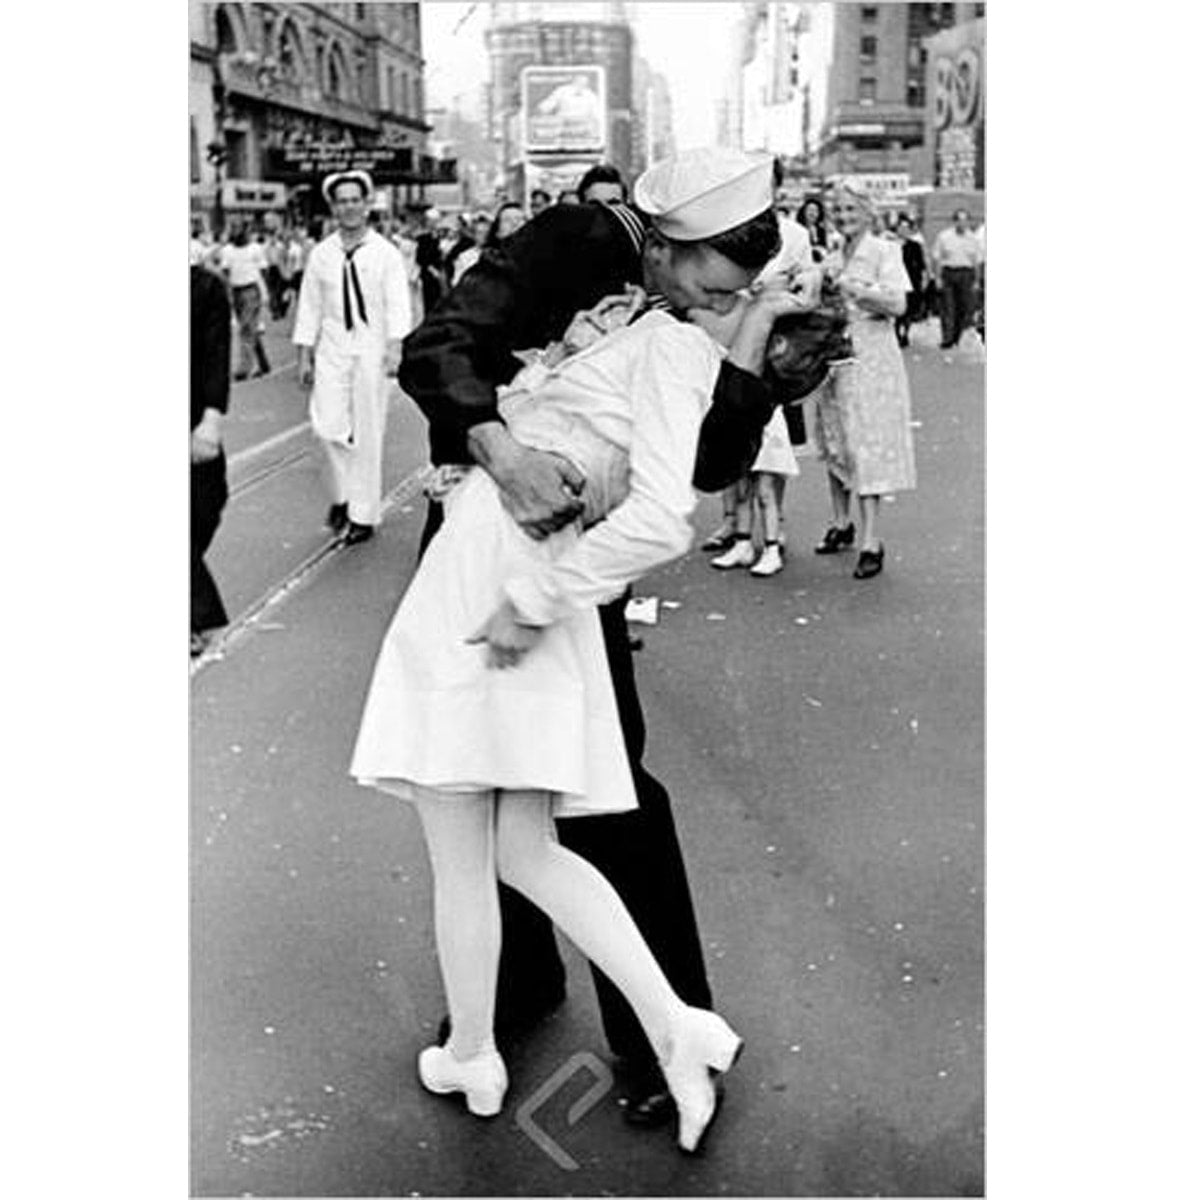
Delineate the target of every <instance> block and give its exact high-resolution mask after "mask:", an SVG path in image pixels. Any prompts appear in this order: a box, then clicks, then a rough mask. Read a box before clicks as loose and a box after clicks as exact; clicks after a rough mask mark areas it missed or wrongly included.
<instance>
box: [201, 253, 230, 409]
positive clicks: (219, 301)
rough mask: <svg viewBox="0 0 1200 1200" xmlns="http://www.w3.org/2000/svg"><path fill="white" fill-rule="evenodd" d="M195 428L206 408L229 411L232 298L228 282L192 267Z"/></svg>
mask: <svg viewBox="0 0 1200 1200" xmlns="http://www.w3.org/2000/svg"><path fill="white" fill-rule="evenodd" d="M191 317H192V353H191V359H192V424H191V428H192V429H195V428H196V426H197V425H198V424H199V423H200V418H201V417H202V416H203V415H204V410H205V409H206V408H215V409H217V410H218V411H219V412H226V411H227V410H228V408H229V350H230V334H229V323H230V315H229V294H228V292H227V291H226V290H225V281H224V280H223V279H220V278H218V277H217V276H216V275H214V274H213V273H212V272H211V271H209V270H207V269H206V268H205V267H201V266H194V267H192V311H191Z"/></svg>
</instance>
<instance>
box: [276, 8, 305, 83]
mask: <svg viewBox="0 0 1200 1200" xmlns="http://www.w3.org/2000/svg"><path fill="white" fill-rule="evenodd" d="M300 61H301V60H300V35H299V33H297V32H296V26H295V25H294V24H292V22H290V21H289V22H288V23H287V24H286V25H285V26H284V27H283V29H282V30H281V31H280V34H279V70H280V74H282V75H283V76H284V77H285V78H295V77H296V76H297V75H299V73H300Z"/></svg>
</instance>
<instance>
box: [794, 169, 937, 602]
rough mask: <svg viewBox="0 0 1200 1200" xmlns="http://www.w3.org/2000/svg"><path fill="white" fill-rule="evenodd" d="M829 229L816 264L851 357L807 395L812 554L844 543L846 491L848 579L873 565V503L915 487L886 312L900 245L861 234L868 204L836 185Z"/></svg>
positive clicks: (901, 370)
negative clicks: (812, 398)
mask: <svg viewBox="0 0 1200 1200" xmlns="http://www.w3.org/2000/svg"><path fill="white" fill-rule="evenodd" d="M830 211H831V215H832V217H833V222H834V225H835V226H836V227H837V229H838V231H839V232H840V233H841V235H842V237H843V238H844V239H845V241H844V244H843V246H842V248H841V250H840V251H833V252H831V253H830V255H829V257H827V258H826V259H825V261H824V262H823V263H822V264H821V269H822V270H823V271H824V272H825V273H826V275H827V276H828V277H829V278H832V279H834V280H835V281H836V283H837V286H838V289H839V290H840V292H841V294H842V296H843V297H844V298H845V301H846V308H847V311H848V315H849V321H850V326H849V331H850V341H851V342H852V343H853V346H854V359H853V360H852V361H850V362H848V363H846V364H844V365H842V366H839V367H837V368H836V369H835V371H834V374H833V377H832V379H831V380H830V382H829V383H828V384H827V385H826V386H825V388H824V389H823V390H822V391H821V393H820V394H819V396H818V397H817V402H816V405H815V409H814V417H815V420H814V422H813V424H814V430H813V432H814V435H815V441H816V445H817V452H818V454H819V456H820V457H821V459H822V460H823V461H824V463H825V466H826V468H827V470H828V472H829V492H830V499H831V500H832V503H833V523H832V525H831V526H830V527H829V529H828V530H827V531H826V533H825V537H824V539H823V540H822V542H821V544H820V545H819V546H817V548H816V551H817V553H818V554H836V553H838V552H840V551H841V550H844V549H846V548H847V547H849V546H852V545H853V544H854V524H853V522H852V521H851V519H850V501H851V496H852V495H854V494H857V495H858V503H859V513H860V516H861V519H862V524H863V528H862V538H861V540H860V542H859V556H858V563H857V564H856V566H855V568H854V577H855V578H856V579H870V578H871V577H872V576H874V575H878V574H879V572H880V571H882V570H883V553H884V551H883V543H882V542H881V541H880V539H879V531H878V522H879V500H880V497H881V496H883V495H886V494H890V493H893V492H899V491H905V490H908V489H911V488H915V487H916V486H917V469H916V463H915V460H914V456H913V441H912V428H911V424H910V421H911V402H910V399H909V390H908V374H907V372H906V370H905V367H904V358H903V356H902V355H901V353H900V345H899V343H898V342H897V340H896V333H895V329H894V327H893V325H892V318H893V317H896V316H899V315H900V314H901V313H903V312H904V308H905V294H906V292H907V290H908V287H909V280H908V273H907V272H906V271H905V269H904V260H903V258H902V256H901V254H900V247H899V245H898V244H897V243H895V242H890V241H887V240H885V239H884V238H882V237H879V236H877V235H876V234H874V233H871V232H870V225H871V220H872V215H873V211H874V209H873V206H872V204H871V201H870V199H869V197H868V196H867V194H866V193H865V192H862V191H860V190H859V189H857V188H856V187H854V186H853V185H849V184H841V185H839V187H838V188H837V189H836V190H835V192H834V196H833V202H832V204H831V208H830Z"/></svg>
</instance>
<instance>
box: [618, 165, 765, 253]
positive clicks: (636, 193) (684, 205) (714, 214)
mask: <svg viewBox="0 0 1200 1200" xmlns="http://www.w3.org/2000/svg"><path fill="white" fill-rule="evenodd" d="M773 163H774V160H773V159H772V158H771V156H770V155H761V154H747V153H746V152H745V151H743V150H734V149H732V148H730V147H728V146H709V147H704V148H701V149H697V150H685V151H683V153H681V154H677V155H676V156H675V157H674V158H667V159H663V161H662V162H659V163H655V164H654V166H652V167H650V168H649V169H648V170H646V171H644V172H643V173H642V174H641V175H640V176H639V177H638V180H637V182H636V183H635V184H634V185H633V202H634V204H636V205H637V207H638V208H640V209H641V210H642V212H644V213H645V214H646V216H648V217H649V218H650V220H651V221H652V222H653V224H654V227H655V228H656V229H657V230H658V231H659V232H660V233H661V234H662V235H663V236H664V237H668V238H672V239H674V240H676V241H681V242H698V241H701V240H702V239H703V238H709V237H714V236H715V235H716V234H718V233H724V232H725V231H726V230H728V229H733V228H734V227H735V226H737V225H741V224H743V223H744V222H746V221H749V220H750V219H751V218H752V217H757V216H758V215H759V213H762V212H765V211H766V210H767V209H769V208H770V207H771V206H772V204H773V203H774V199H775V189H774V180H773V177H772V170H773Z"/></svg>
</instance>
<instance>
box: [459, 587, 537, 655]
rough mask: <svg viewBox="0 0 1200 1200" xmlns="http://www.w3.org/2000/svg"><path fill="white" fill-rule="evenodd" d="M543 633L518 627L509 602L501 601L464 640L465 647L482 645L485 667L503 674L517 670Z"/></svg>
mask: <svg viewBox="0 0 1200 1200" xmlns="http://www.w3.org/2000/svg"><path fill="white" fill-rule="evenodd" d="M544 632H545V631H544V629H543V628H542V627H541V626H540V625H522V624H521V623H520V621H519V620H518V613H517V610H516V608H515V607H514V606H513V603H512V601H511V600H502V601H501V602H500V607H499V608H497V609H496V611H495V612H494V613H492V615H491V616H490V617H488V619H487V620H486V621H484V623H483V624H482V625H480V627H479V628H478V629H477V630H476V631H475V632H474V633H473V634H472V635H471V636H470V637H469V638H467V645H469V646H475V645H478V644H479V643H481V642H486V643H487V665H488V667H489V668H499V669H500V670H504V669H505V668H507V667H515V666H518V665H519V664H520V662H521V659H523V658H524V657H525V655H526V654H528V653H529V651H530V650H532V649H533V648H534V646H536V645H537V644H538V642H539V641H541V638H542V634H543V633H544Z"/></svg>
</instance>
